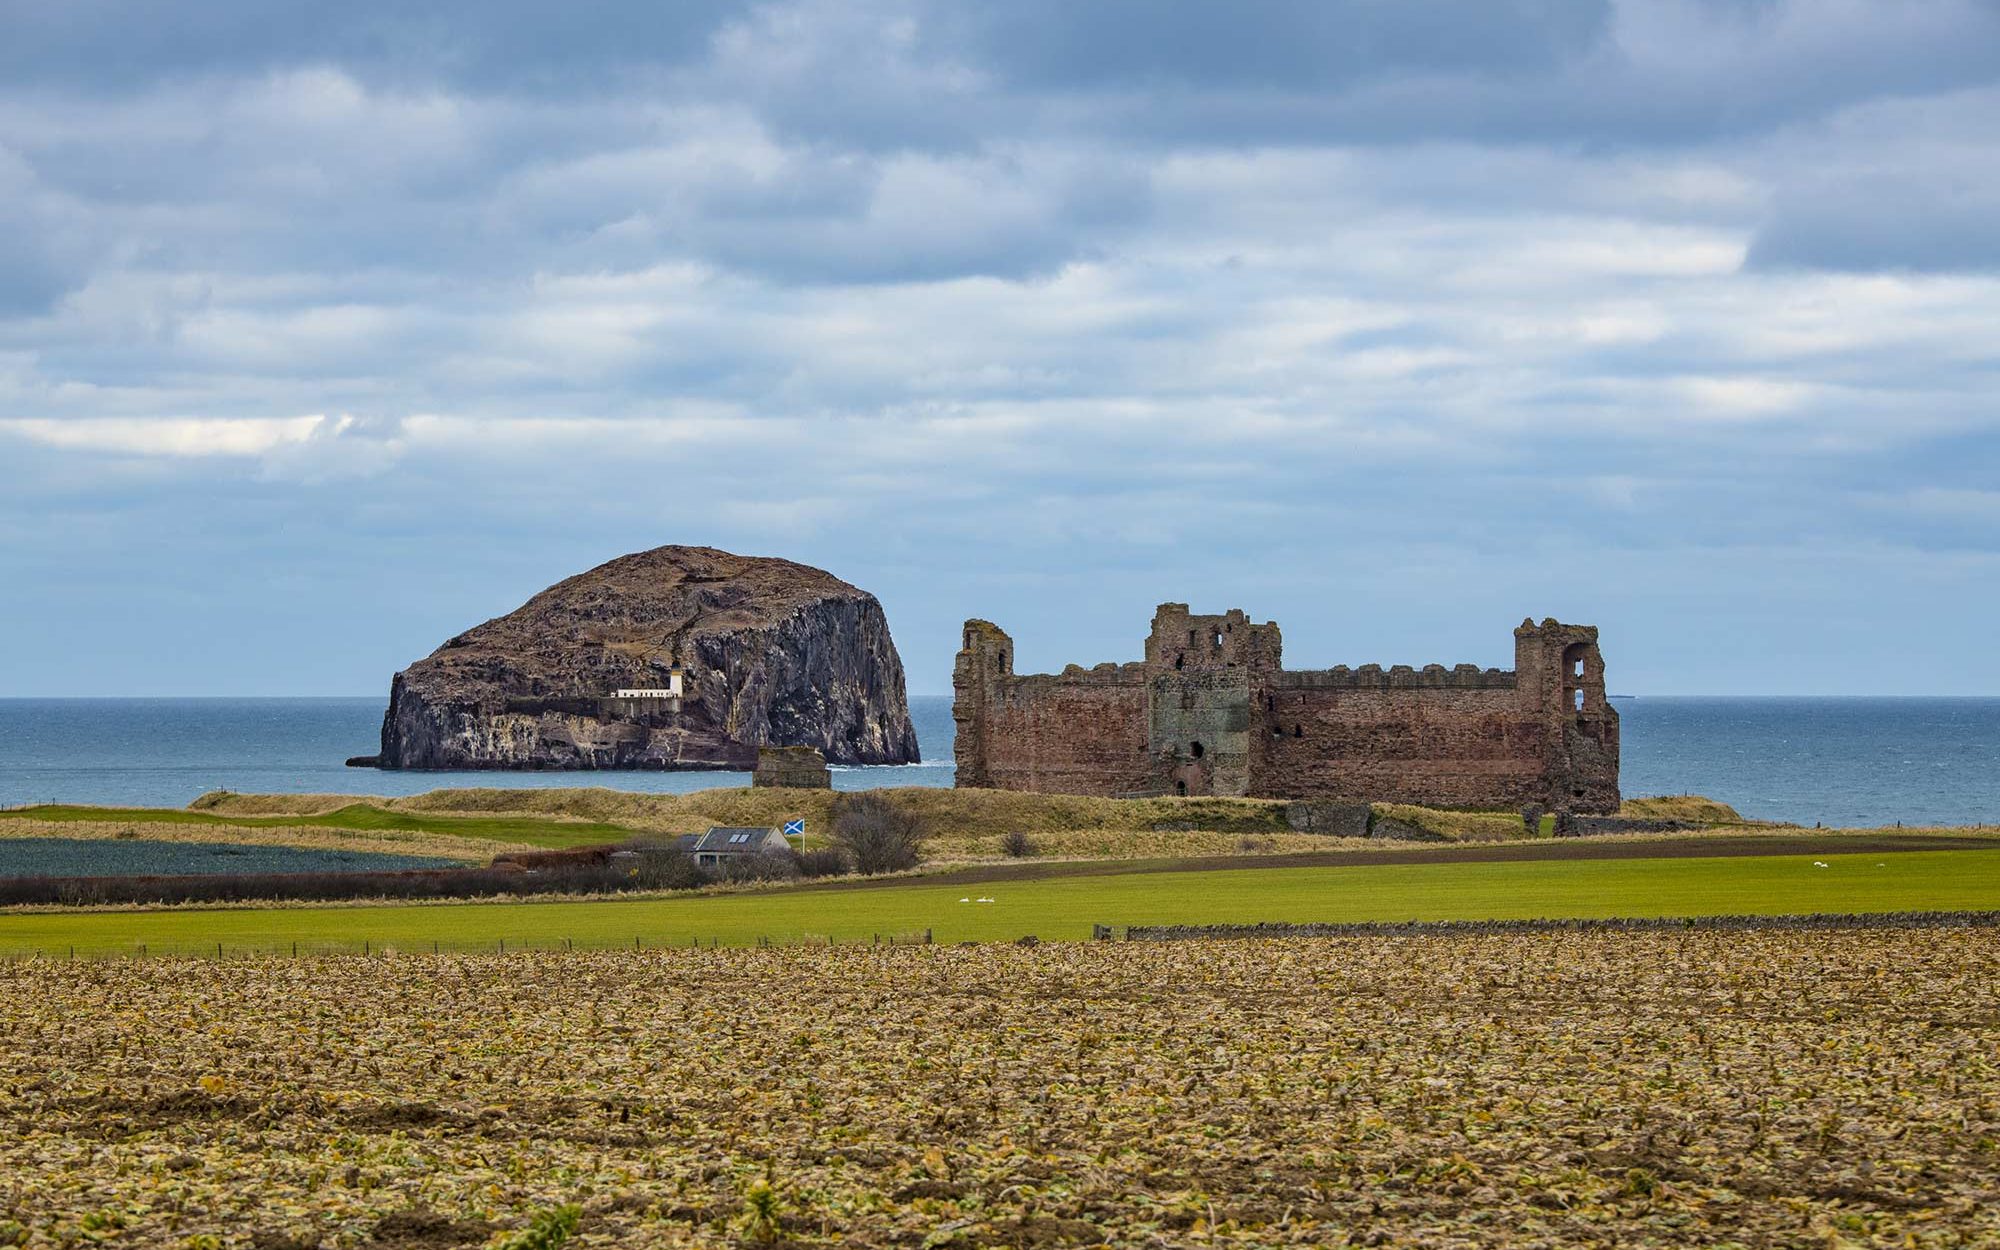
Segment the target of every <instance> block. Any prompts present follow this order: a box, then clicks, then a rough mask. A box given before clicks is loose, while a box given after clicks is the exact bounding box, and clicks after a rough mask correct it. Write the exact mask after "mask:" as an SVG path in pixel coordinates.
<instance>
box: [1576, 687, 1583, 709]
mask: <svg viewBox="0 0 2000 1250" xmlns="http://www.w3.org/2000/svg"><path fill="white" fill-rule="evenodd" d="M1576 710H1577V711H1579V712H1581V711H1582V710H1583V691H1581V690H1579V691H1577V692H1576Z"/></svg>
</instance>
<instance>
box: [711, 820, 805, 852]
mask: <svg viewBox="0 0 2000 1250" xmlns="http://www.w3.org/2000/svg"><path fill="white" fill-rule="evenodd" d="M773 838H776V839H778V842H779V844H781V845H782V844H784V835H783V834H781V833H779V832H778V831H777V830H776V829H772V828H768V827H760V826H756V825H717V826H715V827H714V828H713V829H710V830H709V831H708V832H707V833H704V834H702V835H701V837H700V838H699V839H698V840H697V841H696V842H695V844H694V848H693V849H694V850H695V852H696V853H698V854H702V855H761V854H763V853H764V852H766V851H769V850H774V849H776V848H775V847H773V846H772V845H771V839H773Z"/></svg>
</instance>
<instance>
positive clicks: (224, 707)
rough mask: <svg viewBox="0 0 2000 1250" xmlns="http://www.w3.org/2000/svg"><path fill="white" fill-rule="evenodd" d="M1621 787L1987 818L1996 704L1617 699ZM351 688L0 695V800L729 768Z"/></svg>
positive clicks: (1785, 805) (1812, 817)
mask: <svg viewBox="0 0 2000 1250" xmlns="http://www.w3.org/2000/svg"><path fill="white" fill-rule="evenodd" d="M1618 710H1619V713H1620V715H1621V716H1622V717H1623V722H1624V744H1625V757H1624V778H1623V780H1624V789H1625V793H1626V794H1628V795H1639V794H1682V793H1692V794H1705V795H1708V796H1710V797H1711V798H1717V799H1721V800H1723V801H1724V802H1727V803H1732V804H1734V805H1735V806H1736V807H1737V808H1738V809H1739V810H1740V811H1742V812H1743V813H1744V814H1745V815H1748V816H1755V817H1760V818H1764V819H1771V820H1794V821H1800V822H1803V823H1805V824H1812V823H1814V822H1816V821H1818V822H1824V823H1825V824H1828V825H1883V824H1893V823H1895V822H1897V821H1901V822H1903V823H1905V824H1939V825H1969V824H1980V823H1986V824H1994V823H2000V699H1859V698H1856V699H1840V698H1728V699H1709V698H1673V699H1669V698H1638V699H1629V700H1620V701H1619V703H1618ZM910 714H911V717H912V719H913V720H914V721H915V722H916V728H917V739H918V742H919V743H920V744H921V746H922V749H923V755H924V760H925V762H924V763H922V764H913V765H907V766H897V767H885V768H844V769H836V770H835V771H834V785H835V786H836V787H838V788H840V789H844V790H858V789H867V788H870V787H874V786H910V785H917V786H948V785H950V784H951V780H952V767H951V737H952V723H951V701H950V699H948V698H943V697H930V698H914V699H911V700H910ZM381 718H382V702H381V700H380V699H378V698H361V699H0V804H21V803H47V802H64V803H102V804H118V805H132V806H148V807H162V806H164V807H177V806H180V805H183V804H185V803H187V802H188V801H190V800H191V799H193V798H194V797H195V796H196V795H199V794H201V793H202V792H203V791H206V790H218V789H222V790H239V791H248V792H256V793H343V794H414V793H417V792H419V791H423V790H433V789H439V788H442V787H448V786H520V787H528V786H576V785H601V786H610V787H614V788H616V789H621V790H637V791H646V792H652V793H675V792H684V791H688V790H700V789H705V788H707V787H709V786H740V785H748V784H749V775H748V774H747V773H730V772H701V773H650V772H602V773H398V772H379V771H376V770H374V769H355V768H347V767H345V766H344V765H343V764H342V762H341V761H343V760H345V759H346V758H347V757H348V756H350V755H365V754H370V753H372V752H373V751H374V750H375V747H376V739H377V735H378V734H379V732H380V728H381Z"/></svg>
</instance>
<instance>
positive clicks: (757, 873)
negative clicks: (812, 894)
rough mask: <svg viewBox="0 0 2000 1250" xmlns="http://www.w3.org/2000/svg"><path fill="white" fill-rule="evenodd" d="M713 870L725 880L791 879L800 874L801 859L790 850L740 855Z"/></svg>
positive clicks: (726, 860)
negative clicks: (771, 853)
mask: <svg viewBox="0 0 2000 1250" xmlns="http://www.w3.org/2000/svg"><path fill="white" fill-rule="evenodd" d="M711 871H713V872H714V873H715V874H716V876H717V877H719V878H720V879H721V880H723V881H790V880H791V879H793V878H794V877H796V876H798V875H799V859H798V856H796V855H794V854H792V853H791V852H790V851H787V852H785V853H784V854H783V855H738V856H732V857H730V858H728V859H725V860H724V861H723V862H722V863H721V864H719V865H717V866H716V867H715V868H714V869H712V870H711Z"/></svg>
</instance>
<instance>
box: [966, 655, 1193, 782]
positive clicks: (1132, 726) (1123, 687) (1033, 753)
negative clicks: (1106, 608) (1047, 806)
mask: <svg viewBox="0 0 2000 1250" xmlns="http://www.w3.org/2000/svg"><path fill="white" fill-rule="evenodd" d="M997 686H998V688H997V689H995V690H993V691H992V692H991V694H990V696H989V697H988V700H987V703H986V768H987V779H988V782H989V783H990V784H991V785H993V786H994V787H996V788H998V789H1002V790H1040V791H1044V792H1047V793H1055V794H1097V795H1115V794H1131V793H1135V792H1138V791H1142V790H1149V789H1153V788H1155V787H1157V785H1158V784H1159V783H1158V782H1157V781H1155V780H1154V779H1153V777H1152V775H1151V771H1150V761H1149V760H1148V759H1147V751H1146V688H1145V686H1144V685H1142V684H1140V683H1139V682H1138V681H1136V680H1133V681H1128V682H1118V681H1105V680H1092V679H1087V678H1086V679H1082V680H1075V679H1064V678H1056V677H1042V676H1036V677H1019V678H1003V679H1002V680H1001V681H1000V682H999V683H997Z"/></svg>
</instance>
